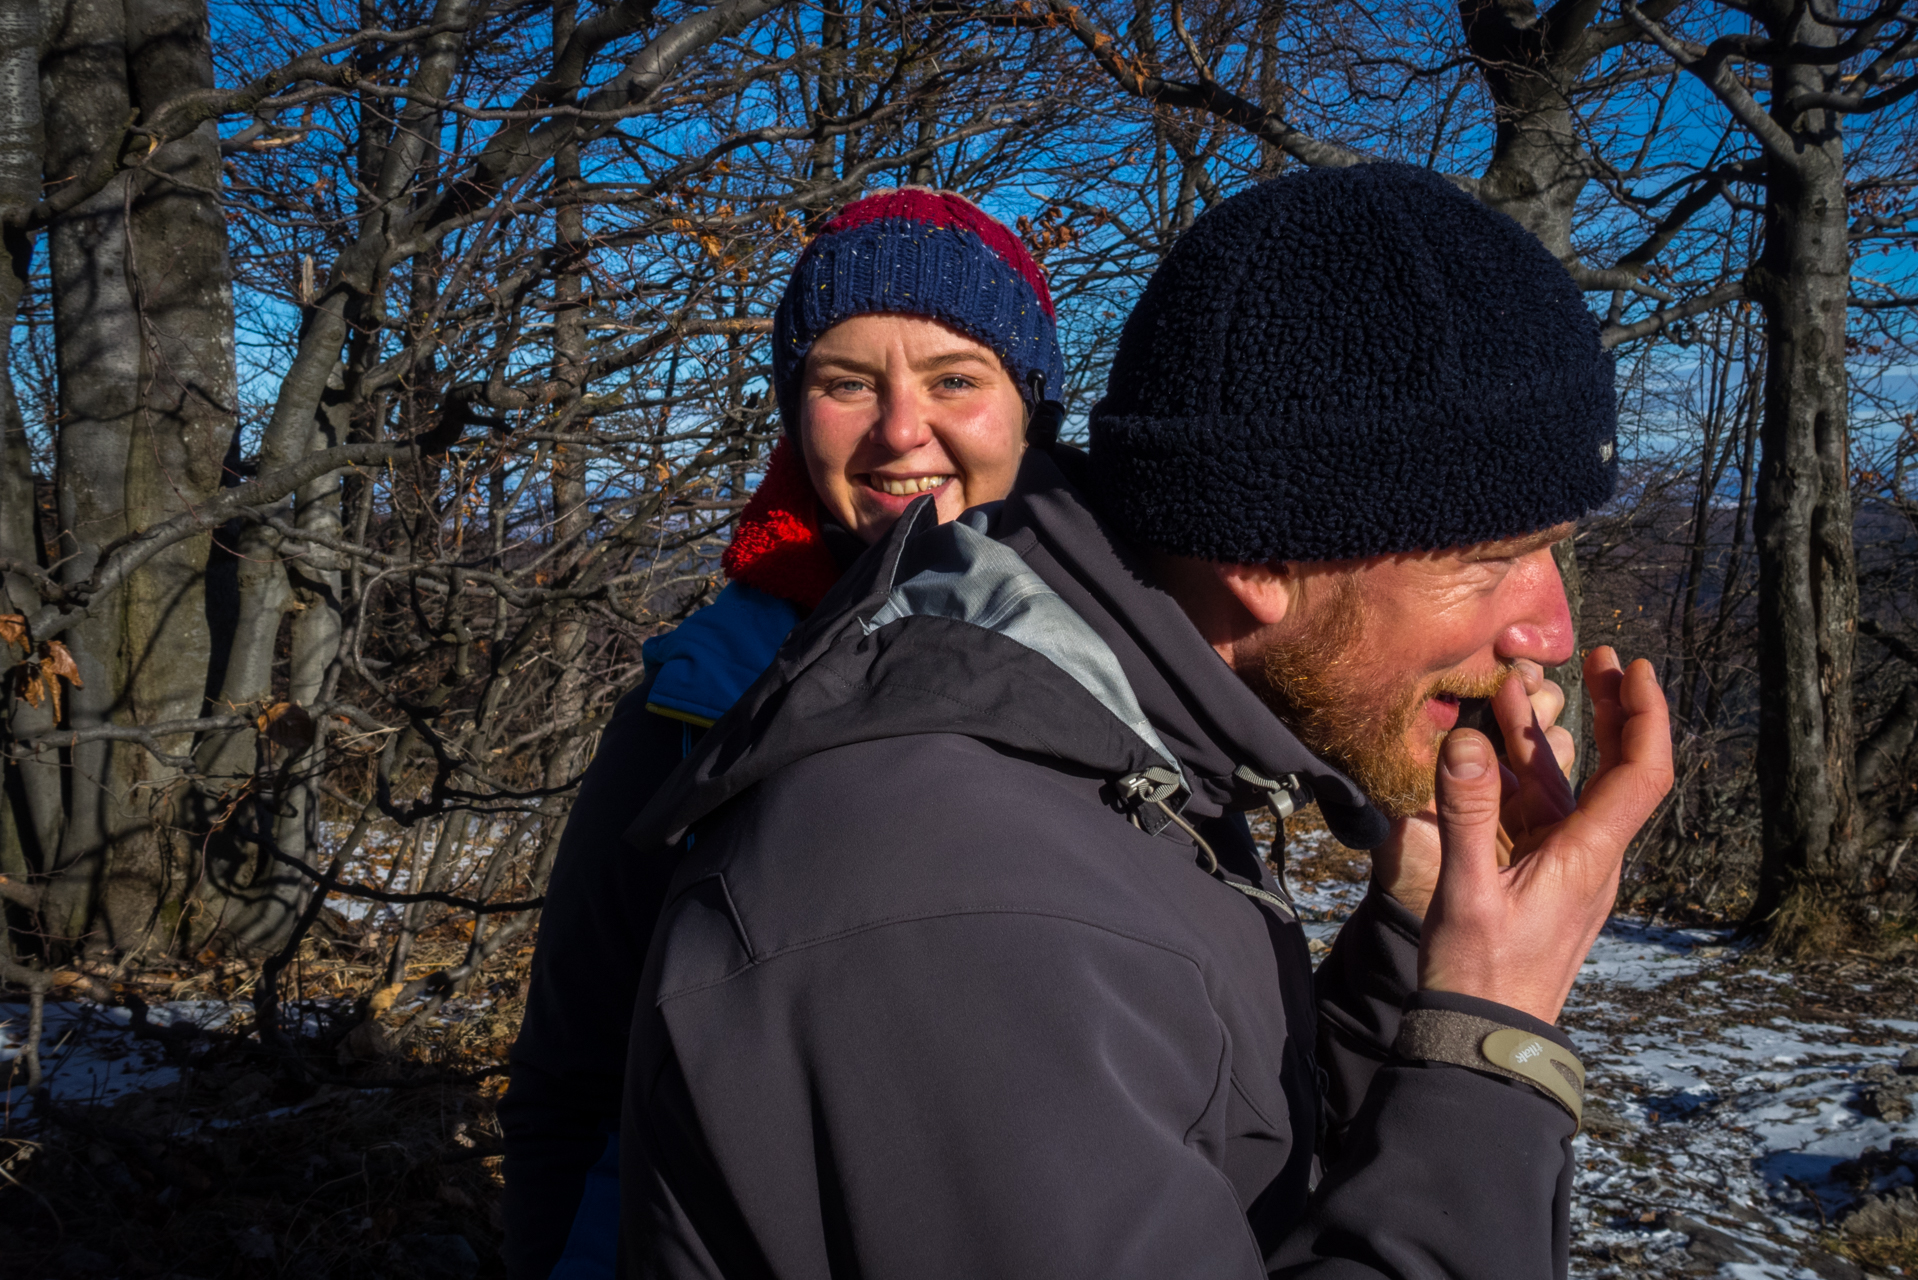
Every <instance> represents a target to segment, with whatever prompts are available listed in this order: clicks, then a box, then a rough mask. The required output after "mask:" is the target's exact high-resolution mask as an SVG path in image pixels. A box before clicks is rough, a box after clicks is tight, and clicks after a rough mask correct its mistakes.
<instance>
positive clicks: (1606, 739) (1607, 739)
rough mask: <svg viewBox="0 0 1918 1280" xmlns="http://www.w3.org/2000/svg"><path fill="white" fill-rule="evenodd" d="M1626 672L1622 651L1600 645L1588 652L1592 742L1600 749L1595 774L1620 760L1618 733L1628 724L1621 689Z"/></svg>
mask: <svg viewBox="0 0 1918 1280" xmlns="http://www.w3.org/2000/svg"><path fill="white" fill-rule="evenodd" d="M1624 674H1625V672H1624V669H1623V668H1622V667H1621V666H1620V665H1619V661H1618V654H1616V653H1615V652H1613V651H1612V647H1611V646H1610V645H1600V646H1599V647H1598V648H1596V649H1594V650H1592V651H1591V652H1590V653H1588V654H1586V655H1585V692H1586V695H1587V696H1588V697H1589V698H1590V699H1591V704H1592V745H1593V746H1595V747H1597V748H1598V769H1597V770H1596V772H1595V774H1594V776H1596V775H1597V774H1601V773H1604V772H1605V771H1606V770H1607V769H1609V768H1611V767H1612V766H1613V765H1614V764H1616V763H1618V751H1619V741H1618V735H1619V732H1620V731H1621V730H1622V729H1623V728H1624V724H1625V710H1624V708H1623V707H1622V706H1620V705H1619V701H1618V688H1619V682H1620V681H1621V680H1622V679H1623V678H1624Z"/></svg>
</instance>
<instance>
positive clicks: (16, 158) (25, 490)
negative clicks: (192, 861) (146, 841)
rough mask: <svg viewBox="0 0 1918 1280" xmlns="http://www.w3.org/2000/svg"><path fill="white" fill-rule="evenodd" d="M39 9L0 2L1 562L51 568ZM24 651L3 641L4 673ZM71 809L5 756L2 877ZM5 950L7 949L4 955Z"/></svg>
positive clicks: (19, 577) (32, 863) (14, 604)
mask: <svg viewBox="0 0 1918 1280" xmlns="http://www.w3.org/2000/svg"><path fill="white" fill-rule="evenodd" d="M41 19H42V14H41V9H40V5H39V3H38V0H20V2H18V3H14V4H10V5H5V6H0V559H5V560H11V561H14V562H16V563H18V564H23V565H37V566H40V567H43V568H44V567H45V565H46V556H45V554H44V549H43V548H42V547H41V545H40V530H39V528H38V524H39V501H38V497H37V495H36V494H35V493H34V483H33V453H32V450H31V448H30V447H29V445H28V442H27V424H26V420H25V418H24V417H23V416H22V414H21V411H20V401H19V398H18V397H17V395H16V394H15V392H14V386H13V358H12V345H13V323H14V318H15V316H17V315H18V313H19V309H20V300H21V299H22V298H23V297H24V296H25V295H26V291H27V281H28V269H29V266H30V264H31V261H32V257H33V237H32V236H30V235H29V234H28V233H27V232H25V231H24V230H21V229H20V228H19V227H18V226H17V225H16V221H17V220H18V219H20V218H21V217H22V216H23V215H24V214H25V213H26V211H27V210H29V209H31V208H32V207H33V205H34V203H35V202H36V201H37V200H39V198H40V179H41V173H40V155H41V148H42V147H43V146H44V144H45V136H44V131H43V130H42V128H41V123H40V71H39V64H40V38H41ZM39 607H40V596H39V593H38V591H36V590H35V589H34V585H33V582H32V580H31V579H30V578H28V577H27V576H26V575H24V574H19V573H10V574H0V613H12V614H20V615H23V616H26V617H31V616H32V615H33V614H34V613H36V612H37V611H38V610H39ZM25 656H26V652H25V651H24V650H23V649H21V648H18V647H15V646H12V645H9V644H5V643H0V679H4V678H5V675H6V673H7V670H8V668H10V667H12V666H13V665H14V663H15V662H17V661H18V660H19V659H21V658H23V657H25ZM10 702H11V715H10V716H9V718H8V721H7V731H8V733H9V734H11V735H25V734H30V733H35V732H39V731H41V730H44V729H47V728H50V727H52V723H53V718H52V715H51V713H50V709H49V708H46V707H33V706H30V705H28V704H27V703H26V702H25V701H24V700H22V699H11V700H10ZM63 824H64V814H63V813H62V812H61V805H60V770H59V766H58V764H57V763H55V762H53V761H45V762H41V763H33V762H31V761H26V762H18V763H16V762H15V761H13V760H11V759H8V760H6V761H0V875H8V876H16V877H18V878H19V879H20V880H22V881H23V882H24V881H26V880H28V878H29V877H32V876H36V875H38V874H39V873H41V872H44V871H45V870H46V869H47V867H48V866H49V865H50V863H51V861H52V858H53V853H54V850H56V849H57V848H59V844H60V834H61V828H62V826H63ZM4 954H5V953H0V955H4Z"/></svg>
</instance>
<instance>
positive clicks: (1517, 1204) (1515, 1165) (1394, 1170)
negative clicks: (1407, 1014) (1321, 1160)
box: [1272, 992, 1574, 1280]
mask: <svg viewBox="0 0 1918 1280" xmlns="http://www.w3.org/2000/svg"><path fill="white" fill-rule="evenodd" d="M1405 1007H1406V1008H1407V1009H1419V1008H1431V1009H1451V1010H1454V1011H1456V1012H1460V1013H1468V1014H1473V1015H1476V1016H1477V1017H1480V1018H1485V1019H1487V1020H1489V1021H1492V1022H1498V1023H1502V1024H1504V1025H1506V1026H1509V1027H1515V1028H1517V1029H1519V1030H1521V1031H1527V1032H1531V1033H1532V1034H1534V1035H1539V1036H1543V1037H1545V1038H1546V1039H1549V1040H1551V1041H1553V1042H1554V1043H1556V1044H1558V1045H1560V1046H1561V1047H1563V1048H1565V1049H1567V1050H1571V1048H1572V1044H1571V1041H1570V1040H1568V1039H1567V1038H1566V1037H1565V1035H1564V1034H1563V1033H1562V1032H1560V1031H1559V1030H1558V1029H1557V1028H1555V1027H1553V1026H1552V1025H1550V1024H1549V1023H1545V1022H1540V1021H1539V1020H1538V1019H1536V1018H1533V1017H1531V1016H1529V1015H1528V1014H1524V1013H1521V1012H1519V1011H1518V1010H1517V1009H1512V1008H1508V1007H1506V1006H1504V1005H1500V1004H1494V1003H1492V1002H1491V1001H1489V1000H1478V999H1474V998H1473V997H1470V996H1459V995H1450V994H1445V993H1440V992H1418V993H1416V994H1415V995H1413V996H1412V997H1411V998H1410V999H1409V1000H1407V1001H1406V1005H1405ZM1572 1137H1573V1126H1572V1118H1571V1116H1570V1115H1569V1114H1567V1113H1566V1111H1565V1110H1564V1109H1563V1108H1562V1107H1560V1106H1559V1105H1558V1104H1557V1103H1556V1102H1553V1101H1551V1100H1549V1099H1548V1098H1546V1097H1545V1095H1544V1094H1542V1093H1540V1092H1539V1091H1537V1090H1536V1089H1533V1088H1532V1087H1531V1086H1530V1085H1526V1084H1521V1083H1517V1082H1514V1081H1511V1080H1506V1079H1502V1078H1500V1077H1498V1076H1494V1075H1492V1074H1490V1073H1487V1072H1478V1071H1473V1070H1470V1069H1468V1068H1465V1067H1458V1066H1451V1065H1447V1064H1440V1063H1420V1062H1407V1061H1405V1060H1404V1059H1402V1058H1396V1057H1390V1058H1387V1059H1386V1061H1384V1062H1383V1063H1381V1064H1380V1065H1379V1067H1378V1068H1377V1070H1376V1071H1375V1072H1374V1073H1373V1076H1372V1083H1371V1087H1370V1088H1369V1089H1368V1090H1367V1092H1366V1094H1365V1099H1364V1102H1363V1103H1362V1104H1361V1105H1360V1107H1359V1112H1358V1115H1357V1116H1356V1117H1355V1118H1354V1119H1353V1121H1352V1124H1351V1125H1350V1127H1349V1128H1348V1130H1347V1133H1346V1141H1345V1149H1344V1151H1343V1153H1342V1154H1341V1156H1340V1157H1339V1159H1338V1160H1337V1161H1336V1162H1334V1163H1333V1164H1331V1165H1330V1166H1329V1167H1328V1169H1327V1170H1326V1175H1325V1178H1324V1180H1323V1181H1321V1182H1320V1184H1319V1186H1318V1188H1317V1190H1315V1191H1314V1192H1313V1194H1312V1203H1311V1207H1310V1209H1309V1210H1308V1213H1307V1217H1306V1221H1305V1223H1304V1224H1303V1225H1302V1226H1301V1227H1300V1228H1299V1229H1298V1230H1296V1231H1294V1232H1293V1233H1292V1234H1291V1235H1290V1237H1289V1238H1288V1239H1287V1240H1286V1242H1285V1244H1284V1246H1283V1247H1282V1248H1281V1249H1280V1250H1279V1254H1278V1257H1277V1258H1276V1259H1275V1260H1274V1261H1275V1265H1274V1267H1273V1269H1272V1274H1273V1275H1274V1276H1285V1277H1294V1276H1296V1277H1306V1276H1310V1277H1313V1278H1314V1280H1319V1278H1320V1277H1335V1276H1336V1277H1348V1276H1349V1277H1355V1278H1356V1277H1367V1278H1370V1277H1376V1276H1394V1277H1408V1278H1409V1277H1413V1276H1418V1277H1424V1276H1441V1275H1443V1276H1464V1277H1478V1276H1486V1277H1491V1276H1501V1277H1502V1276H1554V1277H1557V1280H1565V1276H1566V1273H1567V1270H1568V1266H1569V1262H1570V1252H1571V1203H1572V1175H1573V1172H1574V1163H1573V1157H1572Z"/></svg>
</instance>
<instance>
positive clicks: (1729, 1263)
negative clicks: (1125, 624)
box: [1289, 833, 1918, 1280]
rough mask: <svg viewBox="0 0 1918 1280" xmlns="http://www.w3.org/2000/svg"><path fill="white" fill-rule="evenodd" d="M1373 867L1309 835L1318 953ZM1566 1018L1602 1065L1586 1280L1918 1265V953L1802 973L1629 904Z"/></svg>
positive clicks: (1310, 897) (1584, 1153)
mask: <svg viewBox="0 0 1918 1280" xmlns="http://www.w3.org/2000/svg"><path fill="white" fill-rule="evenodd" d="M1369 872H1370V868H1369V864H1368V862H1367V860H1366V859H1365V857H1364V855H1362V854H1359V855H1354V854H1351V853H1349V852H1348V851H1345V850H1342V849H1340V848H1339V847H1338V846H1337V845H1336V844H1334V843H1333V842H1332V841H1331V839H1330V838H1329V837H1327V836H1325V835H1323V834H1322V833H1308V834H1306V835H1304V836H1303V838H1300V837H1299V836H1297V835H1295V837H1294V841H1293V847H1292V862H1291V870H1290V873H1289V878H1290V880H1291V882H1292V885H1293V888H1294V896H1295V897H1296V898H1297V899H1298V902H1299V905H1300V907H1301V908H1302V909H1303V910H1304V912H1305V913H1306V914H1307V916H1308V917H1316V919H1312V920H1311V921H1310V922H1309V923H1308V924H1307V926H1306V929H1307V933H1308V935H1310V936H1311V938H1312V941H1311V944H1310V945H1311V946H1312V948H1313V950H1314V952H1315V953H1321V954H1322V952H1323V949H1324V948H1325V947H1326V946H1327V945H1328V944H1329V943H1330V942H1331V940H1332V937H1333V936H1334V935H1335V934H1336V933H1337V932H1338V926H1339V924H1340V922H1342V921H1343V920H1344V918H1345V916H1346V915H1347V913H1349V912H1350V911H1351V909H1352V908H1353V907H1354V906H1356V905H1357V903H1358V900H1359V898H1360V897H1361V896H1362V895H1363V893H1364V888H1365V885H1364V882H1365V879H1366V877H1367V876H1368V875H1369ZM1560 1024H1561V1025H1562V1026H1563V1027H1564V1028H1565V1029H1566V1031H1567V1032H1568V1033H1569V1034H1570V1035H1571V1037H1572V1040H1573V1042H1574V1044H1575V1045H1576V1046H1577V1048H1578V1051H1579V1055H1580V1057H1581V1058H1582V1059H1583V1061H1584V1063H1585V1067H1586V1070H1587V1072H1588V1076H1587V1079H1586V1104H1585V1126H1584V1130H1583V1132H1581V1133H1580V1134H1579V1136H1578V1137H1577V1138H1576V1139H1575V1140H1574V1143H1573V1146H1574V1149H1575V1150H1576V1152H1577V1155H1578V1160H1579V1171H1578V1175H1577V1181H1576V1184H1575V1190H1574V1196H1573V1202H1572V1275H1573V1276H1575V1277H1584V1278H1586V1280H1601V1278H1605V1280H1610V1278H1612V1277H1620V1278H1622V1277H1631V1276H1682V1275H1712V1274H1722V1275H1725V1276H1730V1277H1736V1280H1815V1278H1822V1280H1858V1278H1861V1277H1865V1276H1900V1275H1908V1276H1918V1194H1915V1193H1914V1190H1913V1186H1914V1181H1915V1178H1914V1174H1918V1125H1915V1124H1914V1123H1913V1122H1912V1102H1913V1099H1912V1097H1911V1096H1910V1095H1912V1094H1913V1093H1918V954H1914V950H1906V951H1904V953H1903V954H1902V956H1899V957H1892V958H1886V957H1868V956H1864V955H1844V956H1840V957H1835V958H1833V959H1829V960H1825V961H1820V962H1817V963H1813V964H1804V965H1796V966H1793V967H1791V968H1789V969H1787V968H1785V967H1783V966H1781V965H1779V964H1778V963H1777V962H1776V961H1767V960H1765V959H1764V958H1762V957H1760V956H1757V955H1755V954H1753V953H1751V952H1750V951H1748V950H1746V949H1745V948H1742V947H1740V946H1736V945H1733V944H1732V941H1731V930H1729V929H1705V928H1663V927H1659V926H1656V925H1652V924H1648V923H1646V922H1645V921H1643V920H1638V919H1633V918H1631V917H1626V916H1619V917H1614V918H1613V920H1612V921H1611V922H1610V923H1609V924H1608V925H1607V926H1606V927H1605V931H1604V933H1603V934H1602V935H1601V936H1600V937H1599V940H1598V942H1597V944H1596V945H1594V946H1593V948H1592V952H1591V955H1590V957H1589V958H1588V959H1587V960H1586V962H1585V968H1584V971H1583V973H1582V974H1581V975H1580V978H1579V982H1578V985H1577V986H1576V987H1575V988H1574V989H1573V991H1572V997H1571V1000H1570V1002H1569V1003H1568V1004H1567V1005H1566V1008H1565V1013H1564V1015H1563V1017H1562V1018H1561V1020H1560Z"/></svg>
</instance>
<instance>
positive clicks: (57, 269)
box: [40, 0, 146, 945]
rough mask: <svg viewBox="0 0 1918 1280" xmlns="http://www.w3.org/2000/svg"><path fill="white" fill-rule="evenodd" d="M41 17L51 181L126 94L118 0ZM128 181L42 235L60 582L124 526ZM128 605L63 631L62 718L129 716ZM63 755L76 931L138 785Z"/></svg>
mask: <svg viewBox="0 0 1918 1280" xmlns="http://www.w3.org/2000/svg"><path fill="white" fill-rule="evenodd" d="M47 25H48V32H47V49H46V54H45V57H44V59H43V62H42V74H41V85H40V87H41V105H42V111H43V112H44V114H45V118H46V123H47V163H46V176H47V180H48V181H49V182H57V181H59V180H61V179H63V178H67V177H68V176H69V175H70V174H72V173H74V172H75V171H76V170H77V169H78V168H79V166H80V165H82V164H83V163H84V162H85V161H86V160H87V159H89V158H90V157H91V156H92V154H93V152H94V151H95V150H96V149H98V148H100V147H102V146H108V145H112V144H113V142H114V140H115V139H117V138H118V137H119V136H120V135H121V133H122V131H123V130H124V128H125V125H126V121H127V116H128V112H129V110H130V109H131V105H132V99H131V96H130V91H129V88H128V85H127V79H126V23H125V9H124V7H123V5H122V4H121V3H120V0H55V3H54V4H53V5H52V7H51V12H50V13H49V21H48V24H47ZM128 181H129V178H128V175H127V174H126V173H125V172H122V173H121V174H119V175H118V176H116V177H115V178H114V179H113V180H112V181H111V182H109V183H108V184H107V185H106V186H105V187H104V188H102V189H101V190H100V191H98V192H97V193H95V194H94V195H93V196H92V197H90V198H89V199H87V200H85V201H84V202H82V203H81V204H80V205H78V206H77V207H76V208H75V209H74V210H73V211H72V212H71V213H68V214H67V215H65V216H64V217H62V218H60V219H59V220H58V221H57V222H55V223H54V224H53V226H52V228H51V229H50V232H49V235H48V265H49V267H50V269H51V276H52V286H51V287H52V294H53V326H54V342H55V352H56V355H55V366H56V371H57V374H58V377H59V385H60V431H59V435H58V449H57V453H56V457H55V463H54V467H55V470H54V484H55V489H56V491H57V494H58V499H59V523H60V531H61V545H60V546H59V547H58V548H56V555H58V556H59V557H60V558H61V560H62V564H61V577H62V578H63V580H65V581H66V582H68V583H81V582H84V581H85V580H86V578H87V576H88V575H89V574H90V573H92V571H93V567H94V564H95V562H96V561H97V559H98V556H99V548H100V547H101V546H102V545H103V544H105V543H108V542H111V541H112V540H113V539H115V538H117V537H119V536H120V535H121V534H123V533H125V532H126V531H127V528H128V525H127V504H128V493H127V461H128V455H129V453H130V452H131V450H132V445H133V433H134V423H135V418H136V416H137V409H138V405H137V401H138V398H139V389H140V383H141V378H140V374H141V369H140V326H139V320H138V317H137V316H136V314H135V310H134V303H133V290H132V286H131V283H130V282H129V280H128V278H127V222H126V201H127V183H128ZM126 603H127V595H126V593H124V592H114V593H112V594H111V595H109V596H107V597H106V598H103V599H100V600H97V601H94V602H93V607H92V611H91V612H90V614H89V615H88V616H87V617H86V618H85V619H83V620H82V621H80V622H79V623H78V624H76V625H75V626H73V627H72V628H70V629H69V630H68V631H67V633H66V635H65V636H64V637H63V639H64V641H65V643H66V645H67V647H68V648H69V649H70V650H71V651H72V653H73V657H74V661H75V663H76V664H77V666H78V667H79V671H80V676H81V681H82V684H81V687H79V688H75V689H73V690H71V691H70V692H69V694H68V697H67V706H66V721H67V724H68V725H69V726H71V727H72V728H75V729H86V728H89V727H92V726H94V725H101V724H107V723H111V722H114V721H116V720H123V719H125V718H126V710H127V696H126V695H127V694H128V692H129V691H130V689H131V685H132V676H133V674H134V671H135V670H136V669H137V666H138V663H137V660H136V659H135V657H134V655H132V654H130V653H128V651H127V647H126V639H127V637H126V634H125V628H126V620H127V618H126V615H127V608H126ZM66 763H67V766H68V769H69V771H70V772H69V787H68V806H69V807H68V811H67V821H66V826H65V830H64V832H63V838H62V840H61V845H60V849H59V851H58V852H57V854H56V855H55V859H54V866H53V867H52V868H51V869H52V870H54V871H55V872H57V874H58V877H59V878H58V880H57V881H56V882H55V883H54V884H53V885H51V886H50V890H49V895H48V898H47V902H46V908H47V910H46V922H47V926H48V927H49V928H50V929H51V930H52V931H53V932H54V933H55V934H56V935H58V936H60V937H63V938H65V939H69V940H77V939H80V938H81V937H83V936H84V935H86V934H88V933H89V932H90V931H91V929H92V926H93V925H94V924H95V907H96V904H97V902H98V900H99V897H100V891H101V889H102V888H103V887H104V885H105V883H106V879H107V875H108V870H109V868H108V862H109V859H110V857H111V854H112V850H113V846H114V845H115V844H117V843H120V842H123V841H133V840H137V839H138V838H139V837H140V835H141V834H142V833H143V829H144V827H145V825H146V818H145V815H144V814H143V813H141V812H140V811H139V809H138V800H139V797H138V786H139V783H140V782H142V781H144V778H143V776H142V770H141V768H140V765H139V764H138V763H136V762H135V760H134V759H133V758H132V753H129V752H125V751H120V750H116V749H115V744H113V743H109V742H99V741H96V742H89V743H83V744H81V745H79V746H76V747H74V748H72V749H71V750H70V751H69V752H68V753H67V760H66ZM92 941H94V942H95V943H103V944H106V945H111V941H112V940H111V939H105V938H94V939H93V940H92Z"/></svg>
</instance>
